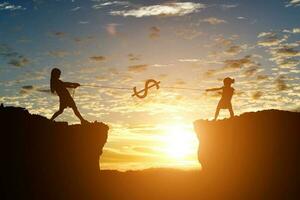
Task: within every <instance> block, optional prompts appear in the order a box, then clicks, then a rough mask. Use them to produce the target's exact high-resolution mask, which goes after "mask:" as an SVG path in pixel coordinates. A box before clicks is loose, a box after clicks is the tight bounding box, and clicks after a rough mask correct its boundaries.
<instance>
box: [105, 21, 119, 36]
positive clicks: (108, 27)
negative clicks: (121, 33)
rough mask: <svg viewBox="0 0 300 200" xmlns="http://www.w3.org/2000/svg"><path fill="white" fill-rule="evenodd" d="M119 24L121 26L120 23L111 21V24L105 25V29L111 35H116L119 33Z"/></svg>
mask: <svg viewBox="0 0 300 200" xmlns="http://www.w3.org/2000/svg"><path fill="white" fill-rule="evenodd" d="M117 26H119V24H114V23H111V24H107V25H106V26H105V30H106V32H107V33H108V34H109V35H111V36H115V35H117V33H118V32H117Z"/></svg>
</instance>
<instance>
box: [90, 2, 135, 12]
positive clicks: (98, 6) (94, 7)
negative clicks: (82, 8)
mask: <svg viewBox="0 0 300 200" xmlns="http://www.w3.org/2000/svg"><path fill="white" fill-rule="evenodd" d="M92 1H94V2H99V0H92ZM129 5H130V3H129V2H128V1H107V2H103V3H99V4H94V5H93V6H92V8H93V9H96V10H97V9H101V8H103V7H106V6H129Z"/></svg>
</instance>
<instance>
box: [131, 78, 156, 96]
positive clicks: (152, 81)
mask: <svg viewBox="0 0 300 200" xmlns="http://www.w3.org/2000/svg"><path fill="white" fill-rule="evenodd" d="M151 83H153V84H152V85H150V84H151ZM159 83H160V81H156V80H154V79H148V80H147V81H146V83H145V88H144V89H142V90H140V91H137V90H136V87H134V88H133V93H134V94H132V95H131V96H132V97H134V96H137V97H138V98H140V99H143V98H145V97H146V96H147V94H148V89H149V88H152V87H154V86H156V89H159ZM142 92H144V94H140V93H142Z"/></svg>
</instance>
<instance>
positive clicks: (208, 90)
mask: <svg viewBox="0 0 300 200" xmlns="http://www.w3.org/2000/svg"><path fill="white" fill-rule="evenodd" d="M222 89H223V87H220V88H211V89H206V90H205V91H206V92H211V91H217V90H222Z"/></svg>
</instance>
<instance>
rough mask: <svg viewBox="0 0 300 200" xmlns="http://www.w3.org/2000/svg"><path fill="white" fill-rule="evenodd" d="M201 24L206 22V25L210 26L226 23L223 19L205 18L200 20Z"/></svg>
mask: <svg viewBox="0 0 300 200" xmlns="http://www.w3.org/2000/svg"><path fill="white" fill-rule="evenodd" d="M201 22H206V23H209V24H211V25H217V24H224V23H227V21H225V20H223V19H219V18H216V17H209V18H205V19H203V20H201Z"/></svg>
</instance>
